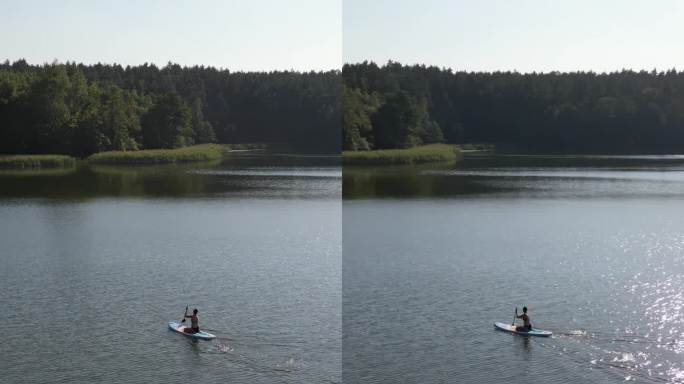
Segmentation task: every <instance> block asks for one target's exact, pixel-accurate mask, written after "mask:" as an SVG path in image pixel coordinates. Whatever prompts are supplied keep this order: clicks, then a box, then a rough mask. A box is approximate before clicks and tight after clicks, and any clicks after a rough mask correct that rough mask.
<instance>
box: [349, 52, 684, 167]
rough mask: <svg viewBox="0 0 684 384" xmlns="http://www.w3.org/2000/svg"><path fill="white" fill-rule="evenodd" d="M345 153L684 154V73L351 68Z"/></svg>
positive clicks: (362, 65) (364, 65) (394, 65)
mask: <svg viewBox="0 0 684 384" xmlns="http://www.w3.org/2000/svg"><path fill="white" fill-rule="evenodd" d="M342 78H343V85H342V105H343V146H344V149H345V150H367V149H387V148H408V147H413V146H416V145H421V144H430V143H441V142H446V143H455V144H459V143H492V144H495V146H496V148H497V150H499V149H501V150H504V151H516V152H533V153H609V154H610V153H684V72H677V71H675V70H669V71H665V72H662V71H661V72H658V71H655V70H652V71H638V72H635V71H631V70H622V71H618V72H611V73H594V72H570V73H560V72H549V73H518V72H458V71H452V70H450V69H444V68H438V67H434V66H425V65H412V66H407V65H402V64H400V63H397V62H392V61H390V62H388V63H387V64H385V65H382V66H378V65H377V64H375V63H372V62H362V63H356V64H346V65H344V67H343V69H342Z"/></svg>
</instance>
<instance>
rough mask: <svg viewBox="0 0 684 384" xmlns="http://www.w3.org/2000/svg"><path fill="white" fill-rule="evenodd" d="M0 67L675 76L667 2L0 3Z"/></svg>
mask: <svg viewBox="0 0 684 384" xmlns="http://www.w3.org/2000/svg"><path fill="white" fill-rule="evenodd" d="M0 9H1V10H2V11H1V12H0V36H1V37H0V60H5V59H9V60H10V61H13V60H16V59H19V58H25V59H26V60H28V61H29V62H31V63H44V62H51V61H53V60H58V61H65V60H70V61H79V62H85V63H96V62H104V63H112V62H117V63H122V64H124V65H126V64H131V65H133V64H142V63H144V62H152V63H156V64H158V65H164V64H166V63H167V62H168V61H172V62H177V63H180V64H182V65H193V64H204V65H213V66H217V67H223V68H230V69H231V70H273V69H281V70H282V69H295V70H328V69H335V68H339V67H340V66H341V63H342V62H343V61H344V62H358V61H363V60H373V61H376V62H379V63H385V62H387V61H388V60H390V59H392V60H396V61H400V62H403V63H409V64H412V63H425V64H431V65H437V66H440V67H450V68H453V69H455V70H469V71H482V70H485V71H492V70H518V71H522V72H530V71H545V72H546V71H551V70H560V71H575V70H594V71H599V72H601V71H612V70H620V69H622V68H631V69H637V70H638V69H647V70H651V69H653V68H657V69H661V70H664V69H669V68H673V67H675V68H677V69H679V70H684V49H682V48H681V47H682V45H681V39H682V38H684V1H677V0H656V1H642V0H594V1H589V0H572V1H571V0H557V1H553V0H545V1H544V0H514V1H513V0H511V1H506V0H481V1H474V0H471V1H464V0H422V1H419V0H195V1H179V0H168V1H163V0H139V1H132V0H120V1H109V2H105V1H87V0H67V1H37V0H25V1H11V0H0Z"/></svg>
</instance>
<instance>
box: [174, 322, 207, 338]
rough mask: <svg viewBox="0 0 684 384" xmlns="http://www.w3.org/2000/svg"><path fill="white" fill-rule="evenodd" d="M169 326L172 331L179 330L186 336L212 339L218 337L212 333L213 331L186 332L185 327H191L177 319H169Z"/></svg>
mask: <svg viewBox="0 0 684 384" xmlns="http://www.w3.org/2000/svg"><path fill="white" fill-rule="evenodd" d="M169 328H170V329H171V330H172V331H175V332H178V333H180V334H181V335H184V336H187V337H190V338H193V339H202V340H211V339H215V338H216V336H215V335H212V334H211V333H209V332H204V331H199V332H197V333H185V329H186V328H190V327H186V326H185V325H181V324H179V323H178V322H177V321H169Z"/></svg>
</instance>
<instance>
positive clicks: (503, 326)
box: [494, 323, 553, 337]
mask: <svg viewBox="0 0 684 384" xmlns="http://www.w3.org/2000/svg"><path fill="white" fill-rule="evenodd" d="M494 328H496V329H498V330H500V331H506V332H511V333H517V334H518V335H526V336H540V337H549V336H551V335H553V332H551V331H544V330H541V329H537V328H532V330H530V331H528V332H523V331H516V329H515V326H514V325H510V324H504V323H494Z"/></svg>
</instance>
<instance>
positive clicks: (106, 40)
mask: <svg viewBox="0 0 684 384" xmlns="http://www.w3.org/2000/svg"><path fill="white" fill-rule="evenodd" d="M0 10H1V11H0V59H1V60H3V61H4V60H5V59H9V60H10V61H14V60H16V59H19V58H25V59H26V60H27V61H28V62H30V63H34V64H41V63H44V62H52V61H53V60H55V59H56V60H58V61H61V62H63V61H66V60H69V61H78V62H84V63H96V62H103V63H113V62H117V63H122V64H124V65H126V64H131V65H134V64H142V63H144V62H150V63H155V64H158V65H165V64H166V63H167V62H168V61H172V62H176V63H179V64H182V65H193V64H204V65H212V66H217V67H223V68H229V69H231V70H273V69H281V70H284V69H295V70H329V69H336V68H340V67H341V63H342V61H341V60H342V18H341V14H342V3H341V0H249V1H247V0H193V1H177V0H168V1H163V0H139V1H131V0H118V1H103V0H101V1H92V0H91V1H88V0H71V1H36V0H22V1H16V0H0Z"/></svg>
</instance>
